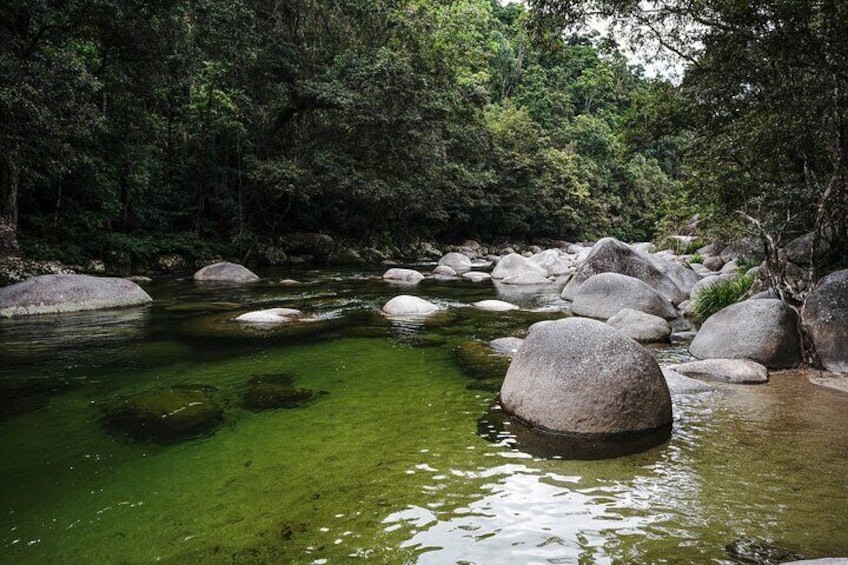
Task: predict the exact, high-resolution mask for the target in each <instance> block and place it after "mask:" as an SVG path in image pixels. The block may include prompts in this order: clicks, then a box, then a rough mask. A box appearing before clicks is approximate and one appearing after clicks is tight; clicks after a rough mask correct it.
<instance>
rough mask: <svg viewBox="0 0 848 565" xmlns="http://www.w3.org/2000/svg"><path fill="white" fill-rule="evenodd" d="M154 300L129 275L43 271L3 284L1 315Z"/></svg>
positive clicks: (99, 307) (69, 309) (128, 305)
mask: <svg viewBox="0 0 848 565" xmlns="http://www.w3.org/2000/svg"><path fill="white" fill-rule="evenodd" d="M151 302H153V299H152V298H150V295H148V294H147V293H146V292H144V290H142V288H141V287H140V286H138V285H137V284H136V283H134V282H132V281H128V280H126V279H119V278H114V277H92V276H89V275H64V274H59V275H40V276H37V277H33V278H31V279H28V280H25V281H23V282H20V283H16V284H13V285H11V286H7V287H3V288H0V318H13V317H18V316H32V315H38V314H59V313H64V312H79V311H83V310H101V309H108V308H126V307H130V306H142V305H146V304H150V303H151Z"/></svg>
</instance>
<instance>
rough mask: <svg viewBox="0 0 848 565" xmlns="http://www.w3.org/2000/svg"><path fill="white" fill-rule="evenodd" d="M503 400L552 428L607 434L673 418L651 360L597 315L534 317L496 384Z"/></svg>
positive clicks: (534, 421)
mask: <svg viewBox="0 0 848 565" xmlns="http://www.w3.org/2000/svg"><path fill="white" fill-rule="evenodd" d="M500 398H501V406H502V407H503V409H504V410H505V411H507V412H509V413H512V414H514V415H516V416H518V417H519V418H520V419H521V420H523V421H525V422H528V423H530V424H531V425H533V426H535V427H537V428H541V429H542V430H546V431H549V432H554V433H558V434H566V435H577V436H584V437H585V436H588V437H610V436H617V435H619V434H629V433H634V432H648V431H656V430H660V429H662V428H664V427H666V426H670V424H671V421H672V415H671V397H670V395H669V391H668V387H667V386H666V383H665V379H664V378H663V375H662V372H661V371H660V368H659V366H658V365H657V362H656V360H655V359H654V358H653V356H651V354H650V353H648V352H647V351H646V350H645V349H644V348H643V347H641V346H640V345H639V344H637V343H636V342H635V341H633V340H631V339H629V338H627V337H626V336H624V335H623V334H621V333H620V332H618V331H617V330H615V329H613V328H611V327H609V326H608V325H606V324H604V323H602V322H598V321H595V320H588V319H585V318H566V319H564V320H561V321H556V322H550V323H547V324H538V325H534V327H533V329H532V330H531V331H530V333H529V335H528V336H527V339H525V340H524V344H523V345H522V346H521V349H519V350H518V352H517V353H516V354H515V357H514V358H513V360H512V363H511V364H510V366H509V371H507V374H506V377H505V379H504V383H503V386H502V387H501V397H500Z"/></svg>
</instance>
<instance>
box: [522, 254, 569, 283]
mask: <svg viewBox="0 0 848 565" xmlns="http://www.w3.org/2000/svg"><path fill="white" fill-rule="evenodd" d="M530 260H531V261H533V262H534V263H536V264H537V265H539V266H540V267H542V268H543V269H545V272H546V274H547V275H548V276H555V277H558V276H560V275H565V274H568V272H569V269H570V267H571V261H570V260H567V259H566V260H563V259H562V257H561V256H560V252H559V250H558V249H547V250H545V251H542V252H541V253H537V254H536V255H533V256H531V257H530Z"/></svg>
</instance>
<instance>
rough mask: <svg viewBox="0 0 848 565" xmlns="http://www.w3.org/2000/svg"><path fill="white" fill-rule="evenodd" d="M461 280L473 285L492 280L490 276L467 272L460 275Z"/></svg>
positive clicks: (482, 273) (478, 272) (479, 272)
mask: <svg viewBox="0 0 848 565" xmlns="http://www.w3.org/2000/svg"><path fill="white" fill-rule="evenodd" d="M462 279H463V280H466V281H471V282H473V283H481V282H486V281H490V280H492V275H490V274H489V273H484V272H482V271H469V272H467V273H465V274H464V275H462Z"/></svg>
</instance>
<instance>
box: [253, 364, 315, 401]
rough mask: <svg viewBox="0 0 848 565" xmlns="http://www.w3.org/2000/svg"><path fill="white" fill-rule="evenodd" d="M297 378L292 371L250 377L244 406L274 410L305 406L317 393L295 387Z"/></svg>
mask: <svg viewBox="0 0 848 565" xmlns="http://www.w3.org/2000/svg"><path fill="white" fill-rule="evenodd" d="M295 378H296V377H295V375H293V374H292V373H280V374H275V375H258V376H256V377H253V378H252V379H250V389H249V390H248V391H247V392H246V393H245V395H244V407H245V408H247V409H248V410H273V409H276V408H298V407H301V406H304V405H305V404H306V403H308V402H309V401H311V400H313V399H314V398H315V397H316V396H317V393H315V392H314V391H311V390H306V389H298V388H295V386H294V381H295Z"/></svg>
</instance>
